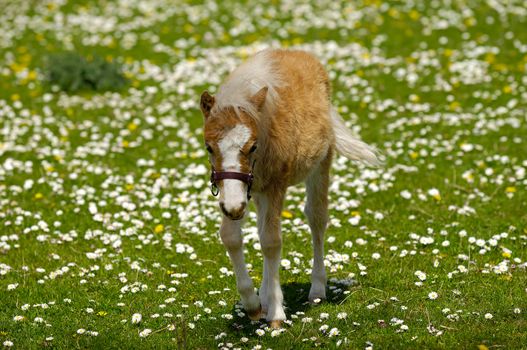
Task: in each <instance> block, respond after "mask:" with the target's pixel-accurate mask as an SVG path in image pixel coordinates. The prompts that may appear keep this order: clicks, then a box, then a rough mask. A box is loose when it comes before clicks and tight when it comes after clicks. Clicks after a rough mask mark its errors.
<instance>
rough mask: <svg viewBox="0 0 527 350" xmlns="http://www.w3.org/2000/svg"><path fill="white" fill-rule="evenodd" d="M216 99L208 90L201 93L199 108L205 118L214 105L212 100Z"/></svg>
mask: <svg viewBox="0 0 527 350" xmlns="http://www.w3.org/2000/svg"><path fill="white" fill-rule="evenodd" d="M215 101H216V100H215V99H214V96H212V95H211V94H209V92H208V91H205V92H204V93H202V94H201V101H200V103H199V107H200V108H201V112H202V113H203V115H204V116H205V119H207V118H208V117H209V115H210V110H211V109H212V106H214V102H215Z"/></svg>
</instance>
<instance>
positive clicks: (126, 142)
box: [121, 140, 130, 148]
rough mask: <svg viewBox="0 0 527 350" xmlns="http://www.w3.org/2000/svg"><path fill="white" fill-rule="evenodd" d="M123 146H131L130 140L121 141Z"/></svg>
mask: <svg viewBox="0 0 527 350" xmlns="http://www.w3.org/2000/svg"><path fill="white" fill-rule="evenodd" d="M121 146H123V147H124V148H127V147H128V146H130V143H129V142H128V141H126V140H123V141H122V142H121Z"/></svg>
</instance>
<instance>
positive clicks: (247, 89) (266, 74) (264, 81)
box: [212, 50, 283, 120]
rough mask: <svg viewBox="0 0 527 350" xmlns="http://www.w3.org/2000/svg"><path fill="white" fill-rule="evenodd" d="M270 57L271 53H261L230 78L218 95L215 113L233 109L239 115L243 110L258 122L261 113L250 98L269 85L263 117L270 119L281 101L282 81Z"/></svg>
mask: <svg viewBox="0 0 527 350" xmlns="http://www.w3.org/2000/svg"><path fill="white" fill-rule="evenodd" d="M270 54H271V50H264V51H260V52H258V53H257V54H256V55H254V56H253V57H252V58H250V59H249V60H247V61H246V62H245V63H243V64H242V65H241V66H239V67H238V68H236V69H235V70H234V71H233V72H232V73H231V74H230V75H229V77H228V78H227V80H226V81H225V83H224V84H222V85H221V86H220V88H219V90H218V93H217V94H216V102H215V104H214V107H213V109H212V112H213V113H214V112H218V111H221V110H222V109H225V108H229V107H233V108H234V110H235V111H236V113H239V112H240V110H243V111H244V112H246V113H247V114H249V115H250V116H251V117H252V118H254V119H256V120H258V119H259V113H258V110H257V109H256V107H255V106H254V105H253V104H252V103H251V102H250V100H249V99H250V97H251V96H253V95H254V94H255V93H257V92H258V91H259V90H260V89H262V88H263V87H266V86H267V88H268V91H267V97H266V99H265V104H264V106H263V109H262V114H263V115H266V116H269V115H270V114H271V113H272V111H273V110H274V109H275V108H276V106H277V104H278V101H279V96H278V92H277V90H276V89H277V88H279V87H280V86H281V85H282V83H283V81H282V78H281V76H280V74H279V73H278V72H277V70H276V68H274V67H273V59H272V57H271V55H270Z"/></svg>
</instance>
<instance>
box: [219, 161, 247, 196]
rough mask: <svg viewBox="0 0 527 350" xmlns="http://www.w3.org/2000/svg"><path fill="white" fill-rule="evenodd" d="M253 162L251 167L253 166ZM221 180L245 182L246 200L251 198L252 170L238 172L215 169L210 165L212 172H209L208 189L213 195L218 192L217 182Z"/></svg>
mask: <svg viewBox="0 0 527 350" xmlns="http://www.w3.org/2000/svg"><path fill="white" fill-rule="evenodd" d="M254 163H255V162H253V166H252V167H253V168H254ZM221 180H239V181H241V182H244V183H246V184H247V200H250V199H251V187H252V185H253V180H254V175H253V170H252V169H251V171H250V172H249V173H248V174H247V173H238V172H235V171H216V170H214V167H212V172H211V174H210V191H211V192H212V195H213V196H217V195H218V193H220V189H219V188H218V185H217V182H218V181H221Z"/></svg>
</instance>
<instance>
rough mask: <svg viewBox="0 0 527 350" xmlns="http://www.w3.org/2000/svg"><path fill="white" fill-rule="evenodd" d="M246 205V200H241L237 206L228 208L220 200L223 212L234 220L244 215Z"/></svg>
mask: <svg viewBox="0 0 527 350" xmlns="http://www.w3.org/2000/svg"><path fill="white" fill-rule="evenodd" d="M246 206H247V203H246V202H241V203H240V204H238V205H237V206H234V207H233V208H232V209H231V208H229V209H227V208H225V203H224V202H220V208H221V211H222V212H223V214H225V216H227V217H229V218H231V219H233V220H239V219H241V218H242V217H243V213H244V211H245V207H246Z"/></svg>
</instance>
